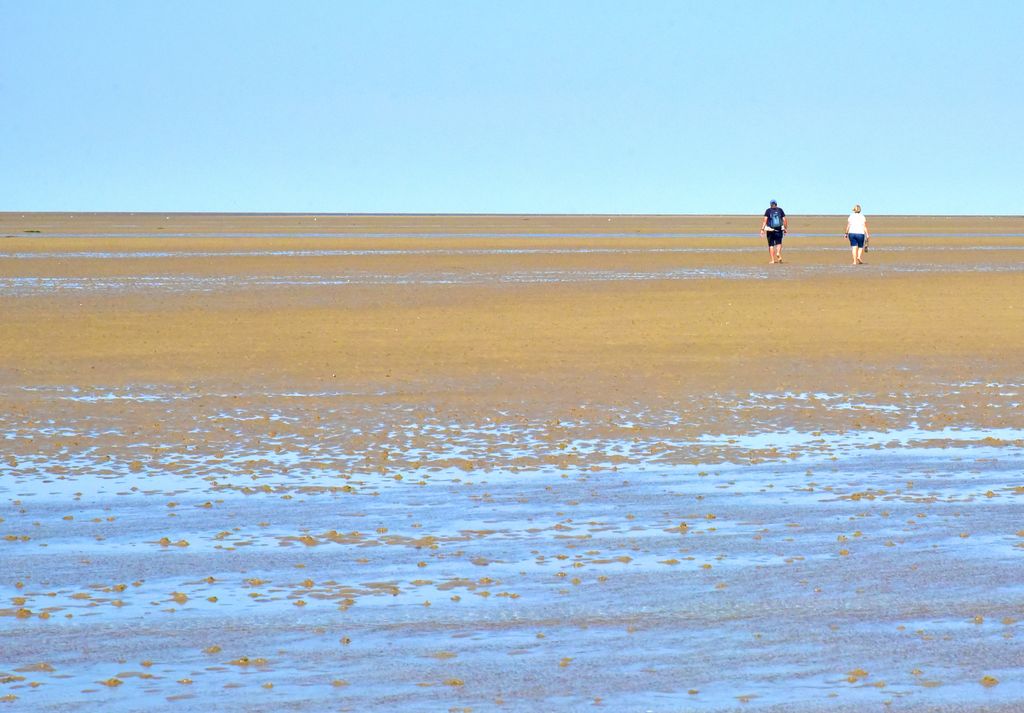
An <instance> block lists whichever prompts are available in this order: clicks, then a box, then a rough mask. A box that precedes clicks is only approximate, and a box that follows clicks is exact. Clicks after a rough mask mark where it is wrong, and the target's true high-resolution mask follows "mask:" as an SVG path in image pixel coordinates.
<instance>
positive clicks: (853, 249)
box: [850, 245, 857, 265]
mask: <svg viewBox="0 0 1024 713" xmlns="http://www.w3.org/2000/svg"><path fill="white" fill-rule="evenodd" d="M850 255H851V256H853V264H854V265H856V264H857V246H856V245H851V246H850Z"/></svg>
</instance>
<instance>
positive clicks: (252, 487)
mask: <svg viewBox="0 0 1024 713" xmlns="http://www.w3.org/2000/svg"><path fill="white" fill-rule="evenodd" d="M1022 389H1024V385H1021V384H1012V383H1011V384H987V383H986V384H977V383H976V384H948V385H939V386H937V387H936V390H935V392H934V394H933V396H934V402H935V403H934V404H929V403H924V402H920V401H913V400H911V399H909V398H908V395H906V394H900V393H886V394H871V393H861V394H838V393H831V394H830V393H787V392H779V393H764V394H742V395H733V394H721V395H705V396H702V397H701V398H700V399H697V400H680V401H678V402H674V403H670V404H665V405H662V406H659V407H658V408H653V407H651V406H648V405H640V404H638V405H637V406H636V408H633V409H629V408H622V407H620V408H617V409H611V408H607V407H601V406H600V405H596V404H581V405H580V406H578V407H576V408H574V409H572V411H571V413H567V414H565V416H564V417H561V418H549V419H536V418H526V417H523V416H520V415H518V414H515V413H510V412H494V413H489V414H454V413H449V412H447V411H445V410H443V409H441V408H433V407H411V406H408V405H406V404H404V403H403V402H402V398H401V395H400V394H389V393H386V392H380V393H374V394H353V393H345V392H331V391H323V392H315V393H303V392H287V393H265V394H264V393H219V394H210V393H206V392H203V391H201V390H199V389H195V390H192V391H185V392H181V393H168V392H165V391H163V390H161V388H160V387H158V386H149V387H146V386H142V387H136V388H130V389H129V388H124V389H114V390H109V389H80V388H79V389H70V388H69V389H63V388H52V387H46V388H44V387H40V388H35V389H16V390H14V389H9V390H8V391H6V392H4V393H3V394H0V396H2V398H3V402H4V404H5V406H6V407H5V408H4V409H3V410H2V412H0V517H2V518H3V520H2V521H0V534H2V536H3V539H2V540H0V551H2V552H3V561H4V564H5V566H4V568H3V570H2V573H0V599H2V601H3V602H4V604H0V640H2V641H3V642H4V643H3V645H2V648H0V681H2V683H0V696H5V695H6V696H16V698H15V699H12V700H11V701H9V705H8V709H10V710H33V711H35V710H61V711H65V710H97V709H101V710H105V711H128V710H137V709H138V707H139V705H140V701H142V700H143V696H146V698H145V700H146V701H149V702H154V701H155V702H156V703H147V704H146V705H147V706H148V707H154V706H155V707H167V708H168V709H175V710H182V711H192V710H201V709H208V708H209V700H210V697H211V696H221V697H218V698H217V699H216V700H218V707H220V708H222V709H225V710H268V711H269V710H281V709H284V708H289V707H299V708H302V709H310V710H322V709H325V710H354V711H364V710H394V709H414V710H421V709H422V710H448V709H450V708H453V707H454V708H456V709H462V708H467V707H472V708H473V709H474V710H483V709H494V708H500V709H503V710H504V709H508V710H523V711H527V710H540V709H577V708H584V707H587V708H590V707H592V706H594V705H595V704H596V705H598V706H601V707H606V708H608V709H610V710H679V709H680V708H681V707H683V708H685V709H686V710H731V709H733V708H735V707H742V709H743V710H759V709H764V710H767V709H771V708H772V707H773V706H776V707H777V708H776V709H778V710H820V709H822V708H829V709H835V710H844V709H845V710H864V709H875V708H881V707H882V706H883V704H891V707H892V709H893V710H906V709H925V708H928V707H929V706H934V707H938V706H940V705H945V706H961V707H965V708H971V709H978V710H981V709H996V708H997V707H999V706H1005V710H1013V709H1015V708H1019V707H1020V706H1021V705H1024V680H1022V678H1021V676H1020V661H1021V655H1022V653H1024V650H1022V648H1021V645H1020V643H1019V638H1018V637H1019V636H1020V634H1021V631H1020V626H1021V624H1020V623H1019V620H1021V619H1024V610H1022V608H1021V603H1022V601H1024V584H1022V579H1021V576H1020V575H1021V572H1022V571H1024V570H1022V566H1021V565H1022V558H1024V530H1021V527H1022V526H1024V525H1022V522H1021V519H1020V516H1019V511H1020V504H1021V499H1022V498H1024V481H1022V473H1024V424H1022V423H1021V422H1020V417H1019V413H1020V412H1021V410H1020V401H1021V394H1022V393H1024V391H1022ZM957 398H962V399H963V400H964V401H970V402H972V403H979V404H984V405H985V414H986V416H985V419H984V421H981V420H972V419H971V418H968V417H966V416H960V417H957V418H953V419H950V418H947V417H945V416H946V410H943V409H944V408H945V407H942V408H940V407H939V406H938V405H936V404H939V403H943V404H945V403H948V402H949V401H950V400H951V399H952V400H954V401H955V400H956V399H957ZM911 403H914V404H916V405H914V406H910V405H909V404H911ZM833 412H836V413H838V414H840V416H839V417H836V416H834V415H832V414H833ZM809 424H816V425H813V426H812V425H809ZM986 676H988V677H991V678H992V679H996V680H997V681H998V683H996V684H992V685H985V683H983V682H987V683H990V684H991V681H989V680H988V679H986V678H985V677H986ZM225 691H228V692H230V693H231V696H230V697H225V696H223V695H222V694H223V692H225ZM691 691H692V692H691Z"/></svg>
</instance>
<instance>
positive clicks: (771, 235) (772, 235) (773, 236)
mask: <svg viewBox="0 0 1024 713" xmlns="http://www.w3.org/2000/svg"><path fill="white" fill-rule="evenodd" d="M765 235H766V236H767V237H768V247H771V246H772V245H782V231H781V230H769V231H768V232H766V233H765Z"/></svg>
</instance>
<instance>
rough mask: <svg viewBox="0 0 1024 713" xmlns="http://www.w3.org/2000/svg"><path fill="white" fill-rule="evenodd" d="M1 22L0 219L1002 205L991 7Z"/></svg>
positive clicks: (222, 0)
mask: <svg viewBox="0 0 1024 713" xmlns="http://www.w3.org/2000/svg"><path fill="white" fill-rule="evenodd" d="M0 26H2V27H3V28H4V50H3V59H2V60H0V96H2V98H3V103H2V111H0V137H2V138H0V167H2V170H0V210H13V211H20V210H70V211H86V210H134V211H149V210H152V211H268V212H277V211H295V212H308V211H315V212H432V213H445V212H470V213H486V212H509V213H754V214H756V213H760V212H761V211H763V210H764V208H765V207H766V204H767V202H768V200H769V199H771V198H777V199H778V200H779V202H780V203H781V204H782V206H783V207H784V208H786V209H787V211H788V212H790V213H794V214H799V213H844V212H846V211H848V209H849V207H850V206H851V205H852V204H853V203H854V202H859V203H861V204H863V205H864V210H865V212H866V213H869V214H871V213H873V214H883V213H897V214H898V213H933V214H1022V213H1024V191H1022V190H1021V186H1022V182H1021V179H1020V173H1021V170H1022V167H1024V138H1022V137H1024V131H1022V130H1021V128H1020V123H1021V116H1022V114H1024V111H1022V110H1024V80H1022V75H1024V71H1022V69H1024V50H1022V46H1024V42H1022V40H1021V37H1020V33H1021V28H1022V27H1024V3H1021V2H1017V1H1015V0H1013V1H1010V0H1008V1H1006V2H999V1H995V0H993V1H984V0H980V1H976V2H970V3H967V2H942V1H940V0H932V1H924V0H921V1H912V0H911V1H901V0H888V1H886V2H840V1H835V2H821V1H820V0H819V1H817V2H724V1H723V2H718V1H711V0H709V1H708V2H684V1H682V0H678V1H666V2H656V1H644V2H640V1H639V0H638V1H637V2H597V1H594V0H585V1H579V2H569V1H564V2H559V1H558V0H546V1H542V2H541V1H538V2H533V1H531V0H517V1H516V2H511V1H510V2H498V1H497V0H495V1H489V0H467V1H465V2H453V1H452V2H449V1H444V0H437V1H434V2H427V1H425V0H409V1H408V2H398V1H394V2H388V1H387V0H368V1H366V2H356V1H352V2H344V1H343V0H339V1H337V2H330V1H327V0H325V1H323V2H308V1H307V2H303V1H302V0H296V1H295V2H288V3H284V2H276V1H275V2H259V1H256V0H252V1H250V2H233V1H230V0H217V1H216V2H209V1H206V0H204V1H202V2H192V1H189V0H175V1H174V2H156V1H155V0H149V1H147V0H124V1H122V2H111V1H104V0H90V1H88V2H86V1H84V0H83V1H78V0H68V1H65V2H61V1H57V0H24V1H23V2H18V1H15V0H0Z"/></svg>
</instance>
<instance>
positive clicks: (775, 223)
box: [761, 201, 789, 265]
mask: <svg viewBox="0 0 1024 713" xmlns="http://www.w3.org/2000/svg"><path fill="white" fill-rule="evenodd" d="M788 230H789V220H788V219H787V218H786V211H784V210H782V208H779V204H778V202H777V201H772V202H771V205H770V206H769V207H768V210H766V211H765V212H764V220H762V221H761V235H764V236H765V237H767V238H768V258H769V261H770V263H771V264H772V265H774V264H775V263H777V262H782V237H783V235H784V234H785V233H786V232H787V231H788Z"/></svg>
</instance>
